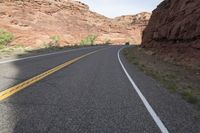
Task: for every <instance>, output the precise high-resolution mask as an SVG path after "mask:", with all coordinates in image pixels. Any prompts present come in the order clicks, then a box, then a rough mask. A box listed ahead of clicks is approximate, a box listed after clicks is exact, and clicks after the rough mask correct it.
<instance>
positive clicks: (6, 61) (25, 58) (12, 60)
mask: <svg viewBox="0 0 200 133" xmlns="http://www.w3.org/2000/svg"><path fill="white" fill-rule="evenodd" d="M89 48H90V47H87V48H78V49H71V50H66V51H60V52H54V53H48V54H41V55H35V56H29V57H24V58H19V59H10V60H5V61H1V62H0V64H4V63H9V62H15V61H20V60H27V59H32V58H38V57H43V56H49V55H55V54H61V53H66V52H72V51H79V50H83V49H89Z"/></svg>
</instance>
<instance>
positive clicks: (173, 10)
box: [142, 0, 200, 65]
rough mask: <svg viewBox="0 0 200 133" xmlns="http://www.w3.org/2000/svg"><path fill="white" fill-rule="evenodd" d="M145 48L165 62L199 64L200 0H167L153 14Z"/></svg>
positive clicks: (146, 31) (147, 30) (143, 40)
mask: <svg viewBox="0 0 200 133" xmlns="http://www.w3.org/2000/svg"><path fill="white" fill-rule="evenodd" d="M142 46H143V47H145V48H150V49H152V50H153V51H155V52H156V53H158V54H159V56H161V57H163V58H164V59H166V60H175V61H178V62H180V63H184V64H185V63H189V64H188V65H191V64H200V60H199V57H200V1H199V0H164V1H163V2H162V3H161V4H160V5H159V6H158V7H157V9H155V10H154V11H153V14H152V17H151V19H150V21H149V25H148V26H147V28H146V29H145V30H144V35H143V39H142Z"/></svg>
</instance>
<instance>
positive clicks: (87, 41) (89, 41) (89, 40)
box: [80, 35, 97, 45]
mask: <svg viewBox="0 0 200 133" xmlns="http://www.w3.org/2000/svg"><path fill="white" fill-rule="evenodd" d="M96 38H97V36H96V35H89V36H87V37H86V38H84V39H83V40H81V42H80V45H93V44H94V42H95V40H96Z"/></svg>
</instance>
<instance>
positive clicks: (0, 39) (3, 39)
mask: <svg viewBox="0 0 200 133" xmlns="http://www.w3.org/2000/svg"><path fill="white" fill-rule="evenodd" d="M12 40H13V35H12V33H10V32H7V31H5V30H2V29H0V47H1V48H2V47H4V46H6V45H8V43H10V42H11V41H12Z"/></svg>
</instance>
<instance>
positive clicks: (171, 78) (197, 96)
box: [123, 47, 200, 110]
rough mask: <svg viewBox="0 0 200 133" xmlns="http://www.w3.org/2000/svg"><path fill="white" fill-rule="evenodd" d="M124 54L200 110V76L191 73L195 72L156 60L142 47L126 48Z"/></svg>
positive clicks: (146, 72)
mask: <svg viewBox="0 0 200 133" xmlns="http://www.w3.org/2000/svg"><path fill="white" fill-rule="evenodd" d="M123 53H124V55H125V56H126V58H127V59H128V60H129V62H131V63H132V64H134V65H135V66H137V67H138V68H139V69H140V70H141V71H143V72H144V73H145V74H146V75H149V76H151V77H152V78H154V79H155V80H157V81H159V82H160V84H161V85H163V86H164V87H165V88H167V89H168V90H170V91H171V92H177V93H179V94H180V95H181V96H182V97H183V99H185V100H186V101H188V102H189V103H191V104H194V105H195V106H196V107H197V109H198V110H200V84H199V82H198V79H197V78H198V76H196V77H194V75H193V73H192V72H191V71H195V70H190V69H188V68H187V69H186V68H185V67H183V66H177V65H174V64H169V63H168V62H164V61H162V60H159V59H156V57H155V56H154V55H149V54H147V51H145V50H144V49H141V48H140V47H131V48H126V49H124V51H123ZM183 71H184V72H183ZM196 72H198V70H196ZM189 74H190V75H189ZM192 76H193V77H192ZM194 79H197V80H194Z"/></svg>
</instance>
